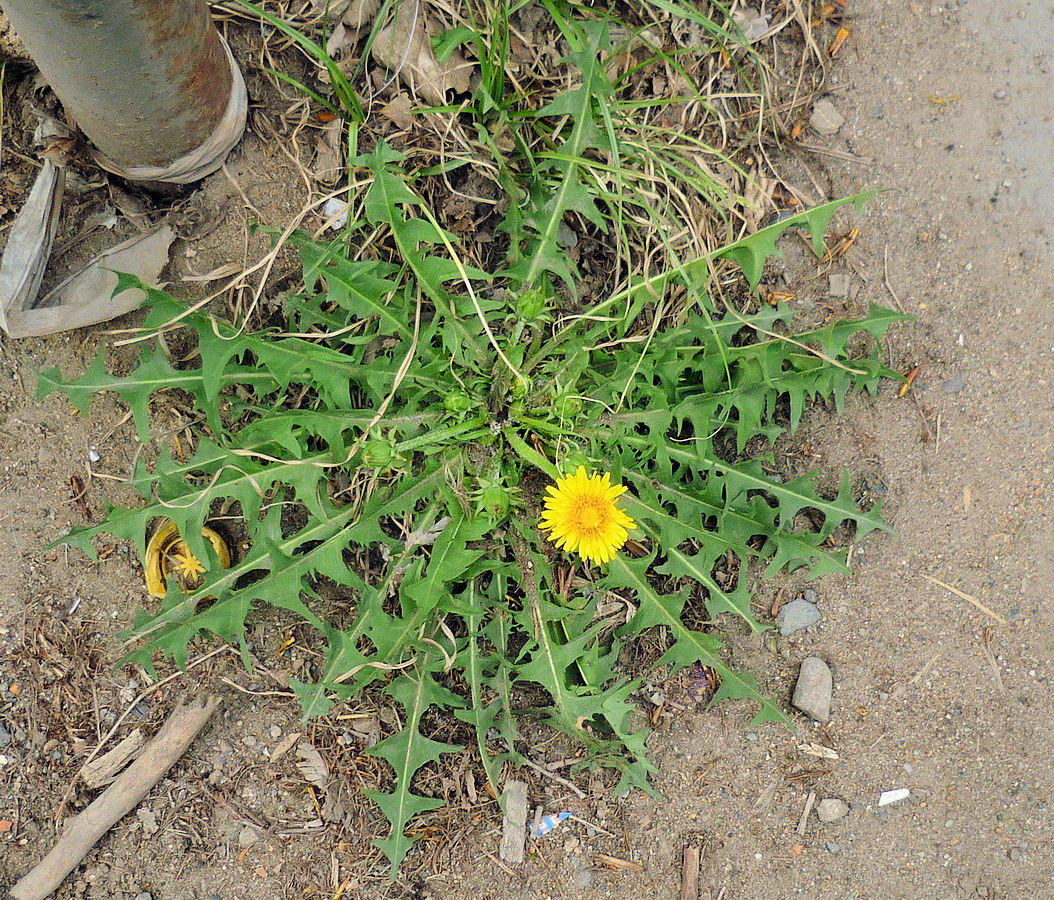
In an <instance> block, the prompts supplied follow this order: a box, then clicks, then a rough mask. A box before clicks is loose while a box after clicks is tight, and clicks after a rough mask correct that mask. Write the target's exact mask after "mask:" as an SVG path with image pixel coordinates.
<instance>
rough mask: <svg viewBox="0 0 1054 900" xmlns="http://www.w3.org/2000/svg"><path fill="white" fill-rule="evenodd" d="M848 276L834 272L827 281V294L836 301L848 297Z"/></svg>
mask: <svg viewBox="0 0 1054 900" xmlns="http://www.w3.org/2000/svg"><path fill="white" fill-rule="evenodd" d="M850 283H851V282H850V280H849V276H848V275H846V274H845V273H844V272H835V273H834V274H833V275H831V276H829V277H828V279H827V285H828V287H827V292H828V293H829V294H830V295H831V296H832V297H834V298H836V299H838V300H844V299H845V298H846V297H848V296H849V285H850Z"/></svg>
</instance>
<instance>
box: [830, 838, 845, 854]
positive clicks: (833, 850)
mask: <svg viewBox="0 0 1054 900" xmlns="http://www.w3.org/2000/svg"><path fill="white" fill-rule="evenodd" d="M827 852H828V853H833V854H835V855H837V854H839V853H841V852H842V848H841V847H840V846H839V845H838V844H836V843H835V842H834V841H828V842H827Z"/></svg>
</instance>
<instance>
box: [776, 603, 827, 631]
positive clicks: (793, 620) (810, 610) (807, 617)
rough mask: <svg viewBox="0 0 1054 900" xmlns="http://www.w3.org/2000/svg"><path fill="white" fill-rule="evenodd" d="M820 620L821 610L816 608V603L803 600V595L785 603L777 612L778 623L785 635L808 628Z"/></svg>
mask: <svg viewBox="0 0 1054 900" xmlns="http://www.w3.org/2000/svg"><path fill="white" fill-rule="evenodd" d="M819 621H820V610H819V609H817V608H816V604H815V603H810V602H809V601H808V600H803V599H802V598H801V597H799V598H797V599H796V600H791V602H790V603H785V604H784V605H783V606H781V607H780V611H779V612H778V613H777V614H776V624H777V625H778V626H779V629H780V634H782V635H783V636H784V637H786V636H787V635H788V634H794V632H795V631H801V630H802V629H803V628H808V627H809V626H810V625H815V624H816V623H817V622H819Z"/></svg>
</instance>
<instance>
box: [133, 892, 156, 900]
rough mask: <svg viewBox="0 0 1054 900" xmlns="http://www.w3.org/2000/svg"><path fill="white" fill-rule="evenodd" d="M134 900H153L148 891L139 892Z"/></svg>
mask: <svg viewBox="0 0 1054 900" xmlns="http://www.w3.org/2000/svg"><path fill="white" fill-rule="evenodd" d="M135 900H154V898H153V897H152V896H150V894H149V892H147V891H143V892H142V893H141V894H136V895H135Z"/></svg>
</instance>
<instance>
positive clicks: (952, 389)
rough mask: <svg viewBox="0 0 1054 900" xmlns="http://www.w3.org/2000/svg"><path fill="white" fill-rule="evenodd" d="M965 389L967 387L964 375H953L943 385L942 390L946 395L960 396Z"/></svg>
mask: <svg viewBox="0 0 1054 900" xmlns="http://www.w3.org/2000/svg"><path fill="white" fill-rule="evenodd" d="M963 387H965V383H964V382H963V377H962V375H953V376H952V377H951V378H949V379H947V380H946V381H945V382H944V383H943V384H941V390H942V391H944V393H946V394H958V393H959V392H960V391H961V390H962V389H963Z"/></svg>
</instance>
